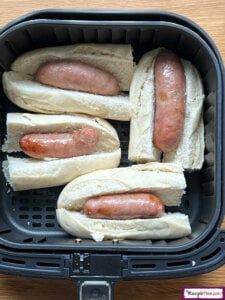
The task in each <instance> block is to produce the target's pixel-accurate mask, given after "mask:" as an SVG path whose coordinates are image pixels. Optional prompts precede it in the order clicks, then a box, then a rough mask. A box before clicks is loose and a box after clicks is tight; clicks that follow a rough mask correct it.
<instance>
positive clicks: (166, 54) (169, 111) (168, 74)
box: [153, 50, 186, 153]
mask: <svg viewBox="0 0 225 300" xmlns="http://www.w3.org/2000/svg"><path fill="white" fill-rule="evenodd" d="M154 77H155V120H154V131H153V143H154V145H155V147H156V148H158V149H159V150H161V151H162V152H165V153H168V152H171V151H174V150H175V149H176V148H177V147H178V145H179V142H180V139H181V137H182V134H183V127H184V117H185V100H186V99H185V98H186V97H185V90H186V84H185V73H184V68H183V65H182V63H181V60H180V58H179V57H178V56H177V55H176V54H174V53H173V52H171V51H169V50H163V51H161V52H160V53H159V54H158V56H157V57H156V61H155V68H154Z"/></svg>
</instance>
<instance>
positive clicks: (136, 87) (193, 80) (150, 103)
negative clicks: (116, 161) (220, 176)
mask: <svg viewBox="0 0 225 300" xmlns="http://www.w3.org/2000/svg"><path fill="white" fill-rule="evenodd" d="M161 50H162V48H159V49H155V50H153V51H149V52H147V53H146V54H144V56H143V57H142V58H141V60H140V61H139V63H138V65H137V68H136V71H135V73H134V76H133V79H132V83H131V88H130V100H131V105H132V118H131V125H130V143H129V153H128V156H129V159H130V160H132V161H136V162H149V161H160V156H161V154H162V153H161V152H160V151H159V150H158V149H157V148H156V147H155V146H154V145H153V129H154V112H155V88H154V63H155V59H156V57H157V55H158V53H159V52H160V51H161ZM181 62H182V64H183V67H184V71H185V78H186V105H185V120H184V129H183V135H182V137H181V140H180V143H179V145H178V147H177V149H176V150H175V151H173V152H169V153H166V154H163V159H162V161H163V162H170V163H174V164H179V165H181V166H182V167H183V168H184V169H201V167H202V164H203V161H204V126H203V118H202V107H203V100H204V93H203V85H202V81H201V78H200V75H199V73H198V71H197V70H196V68H195V67H194V66H193V65H192V64H191V63H190V62H188V61H186V60H184V59H181ZM196 145H197V146H196Z"/></svg>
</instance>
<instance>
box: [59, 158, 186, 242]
mask: <svg viewBox="0 0 225 300" xmlns="http://www.w3.org/2000/svg"><path fill="white" fill-rule="evenodd" d="M185 188H186V182H185V178H184V175H183V172H182V169H181V168H179V167H178V166H175V165H172V164H162V163H148V164H145V165H134V166H131V167H126V168H115V169H108V170H98V171H95V172H92V173H89V174H86V175H83V176H81V177H78V178H76V179H75V180H73V181H72V182H70V183H69V184H67V185H66V187H65V188H64V189H63V190H62V192H61V194H60V195H59V198H58V202H57V211H56V215H57V219H58V222H59V224H60V225H61V226H62V228H64V229H65V230H66V231H67V232H68V233H70V234H72V235H74V236H77V237H83V238H93V239H95V240H96V241H100V240H103V239H111V238H119V239H125V238H129V239H158V238H178V237H181V236H185V235H188V234H190V232H191V228H190V224H189V220H188V217H187V216H185V215H183V214H181V213H176V214H173V213H171V214H164V215H163V216H162V217H160V218H155V219H134V220H102V219H91V218H88V217H86V216H85V215H83V214H82V209H83V206H84V204H85V202H86V200H87V199H89V198H90V197H94V196H99V195H105V194H118V193H127V192H130V193H132V192H151V193H153V194H155V195H156V196H158V197H159V198H160V199H161V200H162V202H163V203H164V204H165V205H169V206H170V205H179V204H180V202H181V197H182V195H183V193H184V189H185Z"/></svg>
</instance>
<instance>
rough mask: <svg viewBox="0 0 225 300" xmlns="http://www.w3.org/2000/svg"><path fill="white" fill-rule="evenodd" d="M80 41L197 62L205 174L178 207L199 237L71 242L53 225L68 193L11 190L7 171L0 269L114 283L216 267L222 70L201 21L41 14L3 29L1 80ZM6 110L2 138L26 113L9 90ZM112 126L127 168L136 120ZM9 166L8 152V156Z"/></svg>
mask: <svg viewBox="0 0 225 300" xmlns="http://www.w3.org/2000/svg"><path fill="white" fill-rule="evenodd" d="M76 42H99V43H131V44H132V45H133V47H134V56H135V60H136V61H138V60H139V58H140V57H141V55H142V54H143V53H144V52H146V51H148V50H150V49H154V48H157V47H159V46H165V47H167V48H170V49H172V50H173V51H175V52H176V53H178V54H179V55H180V56H182V57H183V58H185V59H188V60H190V61H192V62H193V63H194V65H195V66H196V67H197V68H198V70H199V71H200V73H201V76H202V78H203V83H204V89H205V94H206V99H205V103H204V123H205V140H206V150H205V162H204V167H203V169H202V170H201V171H198V172H191V173H186V174H185V176H186V180H187V184H188V189H187V193H186V195H185V196H184V199H183V204H182V206H181V208H180V210H181V211H182V212H184V213H187V214H188V215H189V217H190V221H191V225H192V231H193V232H192V234H191V235H190V236H188V237H187V238H182V239H177V240H157V241H120V242H118V241H103V242H100V243H95V242H94V241H91V240H80V239H74V238H73V237H70V236H68V235H67V234H66V233H65V232H63V231H62V230H61V228H60V227H59V226H58V224H57V221H56V219H55V205H56V199H57V196H58V194H59V192H60V190H61V189H62V187H58V188H50V189H39V190H34V191H23V192H13V191H12V190H11V189H10V188H9V186H7V185H6V182H5V179H4V176H3V174H0V191H1V195H2V199H1V201H0V244H1V246H2V248H1V249H0V270H2V271H5V272H10V273H14V274H16V273H19V274H21V275H29V276H44V277H50V276H51V277H64V278H65V277H66V278H69V277H71V278H74V279H76V281H79V280H81V281H84V280H100V279H101V280H106V278H108V279H107V280H108V281H110V280H111V281H113V280H118V279H120V278H143V277H145V278H174V277H177V276H186V275H193V274H197V273H203V272H206V271H209V270H211V269H213V268H216V267H217V266H219V265H220V264H222V263H223V260H224V257H225V254H224V241H225V240H224V239H225V232H224V230H221V229H220V228H219V226H220V224H221V221H222V218H223V207H224V204H223V202H224V201H223V195H224V191H223V190H222V189H223V185H222V183H223V173H222V172H223V170H222V168H221V166H222V165H223V157H224V156H223V154H224V153H223V151H224V150H223V149H224V147H223V143H224V141H223V139H222V133H223V130H222V129H223V109H224V108H223V105H222V104H223V103H222V99H223V98H224V78H223V72H224V69H223V63H222V60H221V57H220V55H219V53H218V50H217V48H216V46H215V45H214V43H213V42H212V41H211V39H210V38H209V37H208V35H207V34H206V33H205V32H204V31H203V30H202V29H201V28H199V27H198V26H197V25H196V24H194V23H192V22H191V21H189V20H187V19H186V18H183V17H181V16H178V15H174V14H170V13H165V12H138V13H137V12H134V11H127V12H126V11H125V12H120V11H114V12H112V11H102V12H100V11H61V10H48V11H39V12H36V13H32V14H28V15H26V16H24V17H22V18H19V19H17V20H15V21H13V22H11V23H10V24H8V25H7V26H5V27H4V28H3V29H2V31H1V32H0V53H1V56H0V71H1V74H2V72H3V71H4V70H7V69H8V68H9V65H10V64H11V62H12V61H13V60H14V59H15V58H16V57H17V56H18V55H20V54H21V53H23V52H25V51H28V50H31V49H34V48H38V47H45V46H53V45H62V44H71V43H76ZM1 106H2V107H1V126H2V128H3V130H2V131H1V135H2V136H1V137H2V139H4V137H5V115H6V113H7V112H11V111H22V110H20V109H19V108H17V107H15V106H14V105H13V104H12V103H11V102H10V101H8V100H7V99H6V97H5V96H4V94H3V93H2V91H1ZM111 123H112V124H113V126H114V127H115V128H116V129H117V131H118V133H119V136H120V140H121V146H122V161H121V165H123V166H126V165H129V164H130V162H129V161H128V160H127V145H128V143H127V142H128V136H129V123H128V122H116V121H113V122H111ZM3 159H5V155H4V154H1V160H3ZM170 210H171V211H176V210H177V208H175V207H174V208H170ZM96 284H97V283H96ZM91 287H92V286H91ZM91 287H90V286H88V287H87V290H88V289H89V288H90V289H91ZM101 287H102V288H103V290H104V289H105V291H108V287H109V288H110V286H108V285H107V283H102V286H101ZM101 287H99V288H101ZM81 290H82V289H81ZM91 290H92V289H91Z"/></svg>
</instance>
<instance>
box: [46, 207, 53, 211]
mask: <svg viewBox="0 0 225 300" xmlns="http://www.w3.org/2000/svg"><path fill="white" fill-rule="evenodd" d="M46 210H47V211H54V210H55V207H46Z"/></svg>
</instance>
